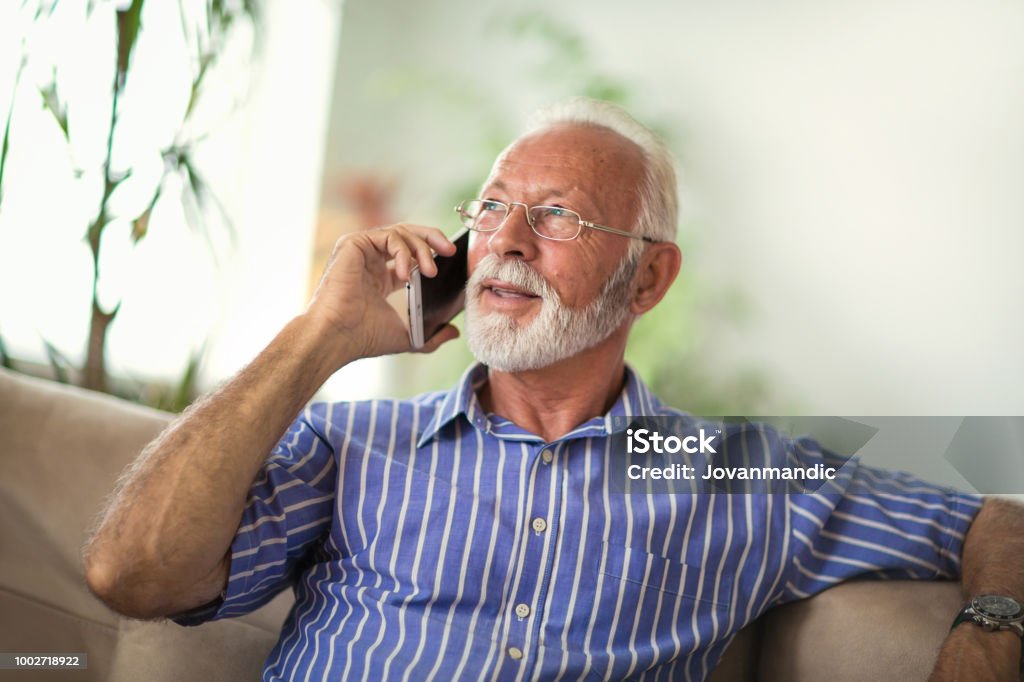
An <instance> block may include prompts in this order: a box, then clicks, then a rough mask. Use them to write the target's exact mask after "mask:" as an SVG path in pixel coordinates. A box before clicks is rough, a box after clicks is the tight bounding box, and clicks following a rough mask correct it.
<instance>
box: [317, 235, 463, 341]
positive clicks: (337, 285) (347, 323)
mask: <svg viewBox="0 0 1024 682" xmlns="http://www.w3.org/2000/svg"><path fill="white" fill-rule="evenodd" d="M431 249H433V250H434V251H437V252H438V253H440V254H442V255H445V256H450V255H452V254H454V253H455V245H454V244H453V243H452V242H451V241H449V240H448V238H447V237H445V236H444V233H442V232H441V231H440V230H438V229H436V228H432V227H424V226H421V225H409V224H400V225H393V226H391V227H386V228H380V229H376V230H369V231H366V232H357V233H355V234H350V235H347V236H345V237H342V238H341V239H339V240H338V241H337V243H336V244H335V245H334V251H333V253H332V254H331V259H330V261H329V262H328V264H327V268H326V270H325V271H324V275H323V277H322V278H321V280H320V285H319V286H318V287H317V290H316V293H315V294H314V295H313V300H312V301H311V302H310V304H309V307H308V308H307V310H306V314H307V315H308V316H309V317H311V318H313V319H315V320H317V321H319V322H322V323H323V327H324V328H326V329H329V330H333V331H334V332H335V333H336V334H337V337H338V339H339V343H344V345H346V346H347V347H348V349H349V352H350V354H351V355H354V356H355V357H373V356H376V355H386V354H388V353H397V352H401V351H410V350H412V348H411V345H410V343H409V331H408V329H407V327H406V324H405V322H404V321H403V319H402V316H401V315H399V314H398V313H397V312H395V309H394V308H392V307H391V306H390V305H389V304H388V302H387V300H386V297H387V296H388V295H389V294H391V293H392V292H394V291H396V290H398V289H400V288H401V287H403V286H404V285H405V283H406V282H407V281H408V280H409V276H410V274H411V272H412V268H413V265H414V264H416V265H419V269H420V272H421V273H422V274H423V276H425V277H433V276H434V275H436V274H437V266H436V265H435V264H434V259H433V254H432V253H431ZM458 335H459V333H458V330H456V329H455V328H454V327H452V326H451V325H446V326H445V327H443V328H442V329H441V330H440V331H439V332H438V333H437V334H435V335H434V336H433V337H432V338H431V339H429V340H428V341H427V343H426V345H425V346H424V347H423V348H422V349H421V352H425V353H429V352H431V351H433V350H434V349H436V348H437V347H438V346H440V345H441V344H442V343H444V342H446V341H450V340H451V339H454V338H455V337H457V336H458Z"/></svg>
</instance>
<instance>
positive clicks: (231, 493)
mask: <svg viewBox="0 0 1024 682" xmlns="http://www.w3.org/2000/svg"><path fill="white" fill-rule="evenodd" d="M430 247H433V248H434V249H435V250H437V251H438V252H440V253H445V254H450V253H451V252H452V251H453V250H454V246H453V245H452V244H451V242H449V241H448V239H447V238H446V237H445V236H444V235H443V234H442V233H441V232H440V231H438V230H435V229H429V228H422V227H418V226H395V227H392V228H388V229H386V230H374V231H371V232H363V233H359V234H356V235H351V236H349V237H346V238H343V239H341V240H339V242H338V244H337V245H336V246H335V250H334V254H333V255H332V257H331V262H330V263H329V264H328V266H327V270H326V272H325V273H324V276H323V279H322V280H321V282H320V286H319V287H318V289H317V292H316V294H315V295H314V297H313V301H312V302H311V303H310V305H309V307H308V309H307V310H306V312H305V313H304V314H302V315H300V316H298V317H297V318H295V319H294V320H292V321H291V322H290V323H289V324H288V325H287V326H286V327H285V328H284V329H283V330H282V331H281V332H280V333H279V334H278V335H277V337H275V338H274V340H273V341H272V342H271V343H270V345H269V346H268V347H267V348H266V349H265V350H264V351H263V352H262V353H260V355H259V356H258V357H257V358H256V359H255V360H254V361H253V362H252V363H251V364H249V365H248V366H247V367H246V368H245V369H243V370H242V371H241V372H240V373H239V374H238V375H237V376H236V377H235V378H234V379H232V380H231V381H230V382H229V383H228V384H227V385H225V386H224V387H223V388H222V389H221V390H219V391H217V392H216V393H214V394H212V395H211V396H209V397H207V398H206V399H204V400H202V401H201V402H199V403H197V404H196V405H194V406H192V407H191V408H190V409H189V410H187V411H186V412H185V414H183V415H182V416H181V417H180V418H179V419H178V420H177V421H175V422H174V423H173V424H171V425H170V426H169V427H168V428H167V430H166V431H164V433H162V434H161V435H160V436H159V437H158V438H157V439H156V440H154V441H153V442H152V443H151V444H150V445H149V446H147V447H146V449H145V450H143V452H142V454H141V455H140V456H139V458H138V459H137V460H136V462H135V463H133V464H132V466H131V467H130V468H129V470H128V471H127V472H126V473H125V474H124V475H123V476H122V479H121V482H120V483H119V486H118V489H117V490H116V491H115V493H114V495H113V497H112V500H111V502H110V504H109V505H108V507H107V509H106V510H105V512H104V514H103V516H102V518H101V520H100V523H99V525H98V527H97V530H96V532H95V533H94V534H93V536H92V538H91V539H90V541H89V543H88V544H87V546H86V548H85V554H84V558H85V574H86V581H87V582H88V584H89V587H90V589H91V590H92V591H93V592H94V593H95V594H96V595H97V596H98V597H100V599H102V600H103V601H104V602H105V603H107V605H109V606H110V607H111V608H113V609H114V610H116V611H119V612H121V613H123V614H125V615H129V616H133V617H137V618H154V617H159V616H166V615H172V614H176V613H180V612H182V611H186V610H189V609H191V608H194V607H197V606H200V605H202V604H205V603H207V602H209V601H211V600H213V599H214V598H216V597H217V596H218V595H219V594H220V593H221V591H222V590H223V589H224V587H225V585H226V583H227V579H228V572H229V569H230V554H229V552H230V548H231V542H232V540H233V538H234V536H235V532H236V530H237V528H238V524H239V521H240V519H241V517H242V512H243V510H244V507H245V503H246V497H247V493H248V490H249V487H250V485H251V484H252V481H253V480H254V479H255V477H256V475H257V473H258V472H259V470H260V468H261V467H262V466H263V463H264V461H265V460H266V458H267V456H268V455H269V453H270V452H271V450H272V449H273V447H274V445H275V444H276V443H277V442H278V440H279V439H280V438H281V436H282V434H283V433H284V432H285V431H286V429H287V427H288V425H289V424H290V423H291V422H292V420H293V419H294V418H295V416H296V415H297V414H298V412H299V411H300V410H301V409H302V406H303V405H305V403H306V402H307V401H308V400H309V399H310V398H311V397H312V396H313V394H314V393H315V392H316V390H317V389H318V388H319V387H320V386H321V385H322V384H323V382H324V381H325V380H326V379H327V378H328V377H329V376H330V375H331V374H332V373H333V372H335V371H336V370H337V369H339V368H340V367H342V366H344V365H345V364H347V363H348V362H350V361H352V360H354V359H356V358H360V357H369V356H372V355H382V354H385V353H393V352H398V351H403V350H408V349H409V341H408V337H407V335H406V331H405V326H404V323H403V322H402V319H401V318H400V317H399V315H398V314H397V313H396V312H395V311H394V310H393V309H392V308H391V307H390V306H389V305H388V304H387V302H386V300H385V296H386V295H387V294H388V293H391V292H392V291H394V290H396V289H397V288H399V287H400V286H401V285H402V283H403V282H404V281H405V280H406V279H408V276H409V271H410V269H411V267H412V263H413V262H414V261H415V262H418V264H419V266H420V269H421V270H422V271H423V272H424V274H426V275H428V276H431V275H433V274H434V272H436V270H435V268H434V263H433V260H432V257H431V252H430ZM456 335H457V331H456V330H455V329H454V328H452V327H447V328H445V329H443V330H442V331H441V332H439V333H438V334H437V335H435V337H434V338H432V339H431V340H430V342H429V343H428V344H427V346H426V347H425V348H424V349H423V350H424V351H426V352H429V351H432V350H433V349H435V348H436V347H437V346H439V345H440V344H442V343H444V342H445V341H447V340H450V339H452V338H454V337H455V336H456Z"/></svg>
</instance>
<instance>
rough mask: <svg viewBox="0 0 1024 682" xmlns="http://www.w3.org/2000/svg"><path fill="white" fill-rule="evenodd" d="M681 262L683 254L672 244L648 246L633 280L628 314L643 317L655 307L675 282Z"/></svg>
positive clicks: (664, 243)
mask: <svg viewBox="0 0 1024 682" xmlns="http://www.w3.org/2000/svg"><path fill="white" fill-rule="evenodd" d="M682 262H683V254H682V252H681V251H680V250H679V247H678V246H676V245H675V244H674V243H672V242H658V243H657V244H650V245H648V247H647V249H646V250H645V252H644V255H643V257H642V258H641V259H640V267H639V268H637V273H636V276H635V277H634V279H633V281H634V283H635V287H636V288H635V290H634V291H633V299H632V300H631V301H630V308H629V309H630V312H631V313H633V314H634V315H643V314H644V313H646V312H647V311H648V310H650V309H651V308H653V307H654V306H656V305H657V304H658V301H660V300H661V299H662V298H663V297H664V296H665V294H666V293H667V292H668V288H669V287H670V286H672V282H674V281H675V279H676V275H678V274H679V267H680V265H681V264H682Z"/></svg>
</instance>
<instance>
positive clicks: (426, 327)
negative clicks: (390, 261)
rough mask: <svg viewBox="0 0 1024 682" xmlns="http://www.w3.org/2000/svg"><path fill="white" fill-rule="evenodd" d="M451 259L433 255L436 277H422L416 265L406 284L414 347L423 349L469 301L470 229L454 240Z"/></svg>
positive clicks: (410, 333)
mask: <svg viewBox="0 0 1024 682" xmlns="http://www.w3.org/2000/svg"><path fill="white" fill-rule="evenodd" d="M451 240H452V242H453V243H454V244H455V254H454V255H452V256H440V255H436V254H435V255H434V263H435V264H436V265H437V274H436V275H435V276H433V277H423V276H422V275H421V274H420V269H419V266H416V265H414V266H413V268H412V273H411V275H410V276H409V283H408V284H406V285H405V288H406V291H407V292H408V300H409V303H408V305H409V340H410V341H411V342H412V347H413V348H422V347H423V344H424V343H426V342H427V340H428V339H429V338H430V337H431V336H433V335H434V334H436V333H437V331H438V330H439V329H440V328H441V327H443V326H444V325H446V324H447V323H448V322H450V321H451V320H452V318H453V317H455V316H456V315H458V314H459V311H460V310H462V306H463V305H464V304H465V301H466V281H467V280H468V279H469V263H468V256H467V254H468V252H469V230H467V229H463V230H461V231H460V232H458V233H456V234H455V235H454V236H453V237H451Z"/></svg>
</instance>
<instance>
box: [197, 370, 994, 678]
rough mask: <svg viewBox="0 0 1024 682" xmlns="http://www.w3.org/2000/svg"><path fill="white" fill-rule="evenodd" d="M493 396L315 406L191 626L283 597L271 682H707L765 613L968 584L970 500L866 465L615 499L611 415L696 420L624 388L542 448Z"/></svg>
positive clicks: (288, 438)
mask: <svg viewBox="0 0 1024 682" xmlns="http://www.w3.org/2000/svg"><path fill="white" fill-rule="evenodd" d="M485 379H486V368H485V367H483V366H480V365H477V366H475V367H473V368H471V369H470V370H469V371H467V373H466V374H465V375H464V377H463V378H462V380H461V381H460V383H459V384H458V385H457V386H456V387H455V388H454V389H452V390H451V391H449V392H441V393H432V394H428V395H424V396H420V397H418V398H414V399H412V400H404V401H403V400H396V401H383V400H378V401H367V402H355V403H331V404H324V403H319V404H313V405H311V406H310V407H308V408H307V409H306V410H305V412H304V413H303V414H302V416H301V417H300V418H299V419H298V420H297V421H296V422H295V423H294V424H293V425H292V427H291V428H290V429H289V431H288V432H287V433H286V435H285V436H284V438H283V439H282V440H281V442H280V443H279V444H278V446H277V447H276V448H275V449H274V450H273V452H272V454H271V456H270V457H269V458H268V460H267V462H266V464H265V466H264V468H263V471H262V472H261V474H260V475H259V476H258V477H257V480H256V481H255V482H254V483H253V485H252V488H251V491H250V496H249V500H248V504H247V506H246V509H245V513H244V516H243V518H242V522H241V526H240V527H239V529H238V533H237V535H236V537H235V540H234V543H233V545H232V549H231V551H232V561H231V576H230V579H229V582H228V586H227V589H226V591H225V594H224V595H223V597H222V599H221V600H218V601H217V602H215V603H213V604H211V605H208V606H207V607H205V608H203V609H200V610H197V611H195V612H192V613H191V614H188V615H186V616H182V617H179V618H178V619H177V620H178V622H180V623H182V624H197V623H199V622H203V621H205V620H210V619H215V618H223V617H230V616H237V615H241V614H244V613H247V612H249V611H251V610H253V609H255V608H257V607H259V606H260V605H262V604H264V603H265V602H267V601H268V600H269V599H270V598H271V597H273V596H274V595H275V594H276V593H278V592H280V591H281V590H282V589H284V588H286V587H289V586H290V587H292V588H293V589H294V591H295V597H296V600H295V605H294V607H293V609H292V611H291V613H290V614H289V616H288V618H287V619H286V621H285V623H284V626H283V630H282V633H281V637H280V640H279V641H278V643H277V645H276V646H275V647H274V649H273V650H272V651H271V653H270V655H269V657H268V659H267V661H266V665H265V671H264V680H281V679H284V680H327V679H330V680H349V679H353V680H414V681H418V680H429V679H439V680H452V679H473V680H476V679H481V680H551V679H566V680H587V679H604V680H608V679H622V678H640V679H647V680H674V679H693V680H700V679H704V678H705V677H707V675H708V674H710V672H711V670H712V669H713V668H714V667H715V665H716V663H717V662H718V660H719V657H720V656H721V654H722V652H723V650H724V649H725V647H726V646H727V645H728V643H729V642H730V641H731V639H732V637H733V635H734V634H735V633H736V632H737V631H738V630H739V629H740V628H742V627H743V626H744V625H746V624H747V623H750V622H751V621H752V620H754V619H755V618H757V617H758V616H759V615H761V614H762V613H764V612H765V611H766V610H767V609H769V608H770V607H772V606H775V605H778V604H781V603H784V602H787V601H792V600H795V599H800V598H804V597H807V596H809V595H812V594H815V593H817V592H820V591H821V590H823V589H825V588H827V587H829V586H831V585H834V584H836V583H838V582H840V581H842V580H845V579H847V578H851V577H854V576H863V575H869V576H876V577H890V578H891V577H901V578H955V577H956V576H958V575H959V556H960V549H961V545H962V542H963V538H964V533H965V532H966V530H967V527H968V526H969V525H970V522H971V520H972V519H973V517H974V514H975V513H976V512H977V510H978V508H979V507H980V500H979V499H978V498H977V497H976V496H973V495H965V494H960V493H957V492H955V491H952V490H949V489H945V488H940V487H936V486H932V485H930V484H926V483H923V482H921V481H919V480H917V479H914V478H913V477H911V476H908V475H906V474H891V473H889V472H882V471H879V470H874V469H870V468H867V467H863V466H857V465H856V463H851V464H848V465H847V466H846V467H844V468H843V470H842V471H843V476H842V477H840V478H839V479H837V481H835V482H833V483H831V484H829V487H827V488H823V489H822V490H820V491H819V492H816V493H813V494H792V495H781V494H743V495H741V494H690V493H687V494H653V495H645V494H621V493H619V494H616V493H611V492H609V485H608V483H609V476H610V475H614V474H612V473H610V472H611V470H612V469H613V464H614V458H615V457H616V456H617V453H616V452H614V451H613V450H612V448H611V447H610V443H611V438H610V437H609V432H610V431H612V430H614V429H615V428H617V427H616V424H621V423H623V420H617V419H614V418H615V417H619V416H624V415H649V416H655V415H666V416H673V417H683V418H689V417H686V416H685V415H683V414H682V413H680V412H678V411H676V410H673V409H670V408H667V407H665V406H663V405H661V403H660V402H659V401H658V400H657V399H656V398H655V397H654V396H653V395H652V394H651V393H650V392H649V390H648V389H647V388H646V386H644V384H643V383H642V382H641V381H640V380H639V379H638V378H637V377H636V375H635V374H634V373H633V372H632V371H630V370H627V371H626V380H625V384H624V388H623V391H622V393H621V395H620V397H619V398H618V400H617V401H616V403H615V404H614V405H613V407H612V408H611V410H610V411H609V413H608V414H607V415H605V416H604V417H597V418H594V419H591V420H589V421H587V422H586V423H584V424H582V425H580V426H579V427H577V428H576V429H574V430H573V431H572V432H570V433H568V434H566V435H565V436H563V437H562V438H559V439H557V440H556V441H553V442H544V440H543V439H541V438H540V437H538V436H536V435H533V434H531V433H528V432H526V431H524V430H523V429H521V428H519V427H518V426H516V425H515V424H513V423H511V422H510V421H508V420H506V419H502V418H501V417H498V416H495V415H489V414H486V413H485V412H484V411H483V409H482V408H481V406H480V404H479V402H478V401H477V398H476V389H477V388H478V387H479V386H480V385H481V384H482V382H483V381H484V380H485ZM618 428H621V427H618ZM736 428H741V429H747V430H750V434H748V435H750V436H752V437H753V440H752V442H754V443H757V442H767V441H766V440H765V439H766V438H768V437H771V438H774V439H778V438H779V436H778V434H777V432H773V431H772V430H771V429H770V428H769V427H766V426H763V425H743V426H737V427H736ZM759 439H760V440H759ZM748 440H750V439H748ZM787 442H789V443H790V450H791V452H790V454H792V453H793V452H796V453H798V456H799V457H801V458H804V459H805V461H816V460H821V459H822V458H824V457H827V456H828V453H825V452H824V451H822V450H821V449H820V448H819V447H818V445H817V444H816V443H815V442H814V441H813V440H810V439H806V438H801V439H795V440H791V441H787ZM753 449H755V450H756V448H753ZM752 459H754V460H756V459H757V454H756V453H754V454H753V455H752Z"/></svg>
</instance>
